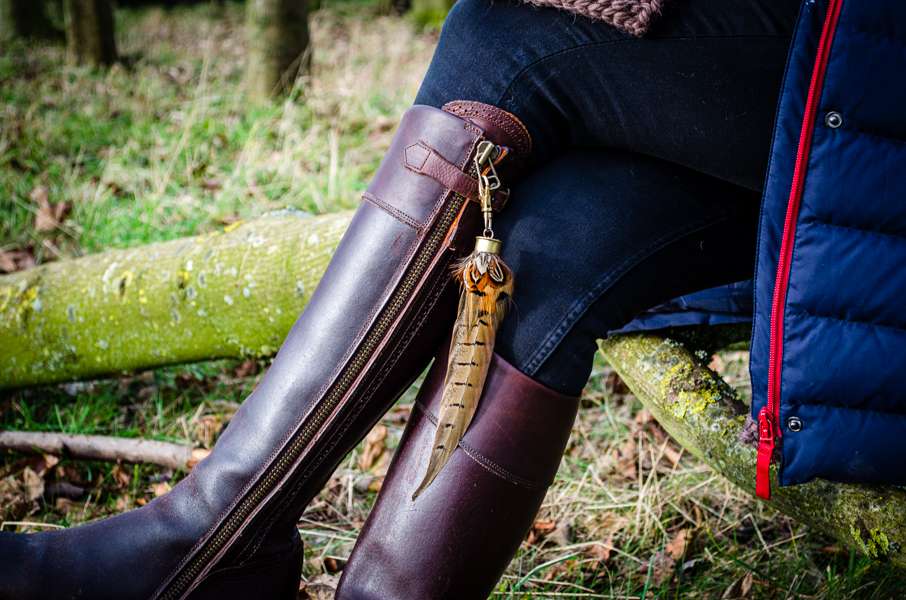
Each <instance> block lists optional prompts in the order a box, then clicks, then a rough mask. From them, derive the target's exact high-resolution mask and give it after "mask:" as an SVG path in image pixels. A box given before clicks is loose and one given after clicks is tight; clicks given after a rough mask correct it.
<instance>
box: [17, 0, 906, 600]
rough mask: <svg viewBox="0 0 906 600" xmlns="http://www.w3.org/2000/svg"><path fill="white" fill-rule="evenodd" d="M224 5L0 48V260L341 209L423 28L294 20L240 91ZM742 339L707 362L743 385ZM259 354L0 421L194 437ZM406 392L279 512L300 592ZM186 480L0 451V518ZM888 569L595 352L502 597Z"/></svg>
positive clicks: (107, 503) (395, 427)
mask: <svg viewBox="0 0 906 600" xmlns="http://www.w3.org/2000/svg"><path fill="white" fill-rule="evenodd" d="M241 25H242V12H241V6H238V5H229V4H228V5H227V7H226V8H225V9H224V8H217V7H215V6H212V5H203V6H200V7H194V8H178V9H174V10H162V9H143V10H121V11H119V12H118V14H117V26H118V42H119V44H120V49H121V52H122V54H123V55H124V56H125V61H124V65H118V66H116V67H114V68H113V69H111V70H109V71H107V72H95V71H91V70H88V69H78V68H73V67H67V66H65V65H64V64H63V50H62V48H60V47H53V46H47V47H44V46H34V45H28V46H24V45H23V46H13V47H8V48H5V49H3V51H2V52H0V99H2V104H3V106H2V109H0V110H2V111H3V114H2V118H0V269H3V270H7V271H8V270H14V269H19V268H25V267H28V266H30V265H32V264H34V263H42V262H47V261H50V260H58V259H60V258H65V257H72V256H78V255H81V254H86V253H92V252H98V251H101V250H104V249H107V248H113V247H126V246H134V245H140V244H144V243H148V242H151V241H158V240H164V239H171V238H176V237H181V236H185V235H190V234H194V233H200V232H205V231H211V230H213V229H216V228H222V227H223V225H224V224H229V223H232V222H235V221H236V220H238V219H245V218H251V217H254V216H256V215H261V214H263V213H265V212H268V211H271V210H275V209H280V208H284V207H286V206H292V207H294V208H297V209H300V210H304V211H308V212H311V213H323V212H329V211H334V210H338V209H341V208H350V207H353V206H355V204H356V202H357V197H358V195H359V193H360V192H361V191H362V190H363V189H364V187H365V185H366V182H367V181H368V178H369V177H370V175H371V174H372V173H373V172H374V171H375V169H376V168H377V165H378V162H379V160H380V158H381V155H382V153H383V149H384V148H386V146H387V145H388V142H389V139H390V137H391V135H392V132H393V129H394V127H395V125H396V123H397V120H398V119H399V116H400V115H401V114H402V112H403V111H404V110H405V108H406V106H407V105H408V103H410V102H411V100H412V98H413V97H414V95H415V91H416V89H417V86H418V82H419V80H420V78H421V76H422V75H423V74H424V71H425V69H426V67H427V64H428V61H429V60H430V56H431V51H432V48H433V46H434V44H435V43H436V39H437V35H436V33H432V32H421V31H418V30H416V28H414V27H413V26H412V25H410V24H409V23H408V22H407V21H405V20H403V19H400V18H397V17H384V16H379V15H376V13H375V9H374V8H373V7H372V6H371V5H368V4H362V3H352V2H347V3H339V2H334V3H328V4H327V5H326V7H325V8H324V9H322V10H319V11H318V12H317V13H315V14H314V15H313V19H312V26H313V40H314V41H313V45H314V54H313V56H314V68H313V72H312V75H311V77H310V78H307V79H305V80H300V81H299V84H298V85H297V87H296V89H295V90H294V92H293V93H292V94H291V96H290V97H289V98H287V99H286V100H284V101H279V102H274V103H270V104H267V105H258V106H253V105H249V104H248V103H247V102H246V101H245V99H244V98H243V96H242V94H241V79H242V64H243V56H244V52H243V38H242V34H241ZM746 362H747V356H746V355H745V353H741V352H735V353H724V354H722V355H720V356H719V357H718V358H717V359H716V360H715V366H716V368H719V370H720V371H721V372H722V373H723V374H724V375H725V377H727V378H729V379H731V380H732V381H733V382H735V383H737V384H738V385H740V386H743V387H744V382H745V381H746V376H745V369H746ZM266 367H267V365H266V363H265V362H261V361H218V362H210V363H201V364H196V365H188V366H181V367H172V368H165V369H159V370H155V371H149V372H145V373H139V374H136V375H134V376H130V377H123V378H119V379H115V380H103V381H96V382H88V383H76V384H68V385H61V386H53V387H45V388H40V389H32V390H26V391H19V392H6V393H4V394H2V395H0V427H2V428H7V429H21V430H44V431H65V432H74V433H93V434H111V435H120V436H142V437H148V438H153V439H162V440H171V441H179V442H184V443H190V444H193V445H196V446H200V447H211V446H212V445H213V444H214V442H215V440H216V437H217V434H218V432H219V431H220V430H221V429H222V427H223V426H224V424H225V423H226V422H227V421H228V420H229V418H230V415H231V414H232V413H233V412H234V411H235V410H236V408H237V407H238V405H239V403H240V402H241V401H242V399H243V398H244V397H245V396H246V395H247V394H248V393H249V391H250V390H251V389H252V388H253V387H254V385H255V382H256V381H257V379H258V378H259V377H260V375H261V373H262V372H263V370H264V369H265V368H266ZM411 401H412V392H411V391H410V392H409V393H408V394H407V395H406V396H405V397H404V398H403V399H402V400H401V401H400V402H399V404H398V405H397V406H396V407H395V408H394V409H393V410H392V411H391V412H390V413H388V415H387V417H386V418H385V419H384V420H383V422H382V423H381V424H380V425H379V426H378V427H377V428H376V431H375V432H374V433H373V435H371V436H369V438H368V439H367V440H366V441H365V442H363V443H362V444H361V445H360V446H359V447H358V448H356V449H355V450H354V451H353V452H352V453H351V454H350V456H349V457H348V458H347V459H346V460H344V461H343V463H342V464H341V465H340V466H339V468H338V469H337V471H336V473H335V474H334V476H333V477H332V478H331V480H330V482H329V484H328V485H327V486H326V488H325V489H324V491H323V492H322V493H321V494H320V496H319V497H318V498H317V499H316V501H315V502H313V503H312V505H311V506H310V507H309V508H308V510H307V511H306V513H305V515H304V516H303V517H302V519H301V521H300V522H299V529H300V531H301V533H302V535H303V537H304V539H305V543H306V553H305V557H306V559H305V568H304V578H305V581H303V584H302V590H301V591H300V598H330V597H332V593H331V589H332V586H333V585H335V582H336V580H337V578H338V574H339V572H340V571H341V570H342V568H343V564H344V560H345V558H346V557H347V556H348V555H349V552H350V550H351V548H352V544H353V542H354V540H355V537H356V534H357V532H358V530H359V528H360V527H361V526H362V523H363V522H364V519H365V518H366V516H367V514H368V510H369V508H370V506H371V504H372V502H373V501H374V498H375V493H376V490H377V489H379V487H380V483H381V481H382V475H383V473H384V471H385V469H386V466H387V463H388V461H389V459H390V456H391V455H392V451H393V449H394V447H395V446H396V444H397V442H398V439H399V436H400V433H401V432H402V428H403V426H404V424H405V422H406V419H407V417H408V411H409V407H410V406H411ZM182 475H183V473H180V472H176V473H174V472H170V471H166V470H163V469H161V468H156V467H150V466H142V465H126V464H116V465H110V464H104V463H92V462H80V461H73V460H67V459H63V460H58V459H57V458H55V457H50V456H44V457H40V456H39V457H35V456H23V455H15V454H6V455H2V456H0V527H2V529H3V530H6V531H15V530H18V531H37V530H42V529H49V528H58V527H65V526H70V525H74V524H78V523H82V522H84V521H87V520H90V519H95V518H98V517H102V516H105V515H110V514H114V513H118V512H122V511H124V510H128V509H130V508H133V507H136V506H140V505H142V504H145V503H147V502H148V501H150V500H151V499H152V498H154V497H155V496H157V495H160V494H162V493H165V492H166V491H167V490H168V489H170V487H171V486H172V485H173V484H175V483H176V481H178V479H179V478H180V477H181V476H182ZM902 590H906V577H904V576H903V574H901V573H899V572H897V571H894V570H892V569H890V568H888V567H886V566H884V565H879V564H875V563H872V562H870V561H868V560H867V559H865V558H863V557H861V556H858V555H856V554H853V553H851V552H850V551H848V550H847V549H844V548H841V547H839V546H838V545H836V543H835V542H834V541H833V540H832V539H829V538H827V537H824V536H823V535H821V534H819V533H817V532H813V531H810V530H809V529H808V528H806V527H804V526H802V525H800V524H798V523H795V522H793V521H792V520H790V519H788V518H786V517H784V516H782V515H780V514H779V513H777V512H775V511H773V510H772V509H770V508H769V507H767V506H765V505H764V504H762V503H759V502H756V501H755V500H753V499H752V498H750V497H749V496H748V495H746V494H745V493H743V492H741V491H739V490H738V489H736V488H734V487H733V486H732V485H730V484H729V483H727V482H726V481H724V480H723V479H722V478H721V477H720V476H719V475H717V474H715V473H714V472H712V471H711V470H710V469H709V468H707V467H706V466H705V465H704V464H702V463H701V462H699V461H698V460H696V459H695V458H694V457H692V456H690V455H688V454H684V453H683V452H682V449H681V448H680V447H678V446H677V445H676V444H675V443H674V442H673V441H672V440H670V439H669V437H668V436H667V434H666V433H665V432H664V431H663V430H662V429H661V428H660V427H659V426H658V424H657V423H656V422H655V421H653V420H652V418H651V415H650V414H648V412H647V411H646V410H644V409H643V408H642V407H641V405H640V404H639V403H638V401H637V400H636V399H635V398H634V397H633V396H632V395H631V394H630V393H629V392H628V391H627V390H626V389H625V387H624V386H623V385H622V384H621V382H620V381H619V379H618V378H617V377H616V376H615V375H614V374H613V372H612V371H610V369H609V368H607V367H606V365H604V364H603V362H600V361H599V362H598V363H597V364H596V367H595V373H594V375H593V377H592V380H591V381H590V383H589V385H588V387H587V389H586V391H585V394H584V398H583V403H582V410H581V411H580V416H579V419H578V421H577V423H576V426H575V429H574V431H573V436H572V439H571V442H570V445H569V448H568V450H567V452H566V455H565V457H564V460H563V464H562V467H561V469H560V472H559V474H558V476H557V480H556V482H555V484H554V486H553V487H552V489H551V490H550V492H549V494H548V496H547V498H546V500H545V503H544V506H543V508H542V510H541V512H540V514H539V515H538V516H537V518H536V521H535V523H534V526H533V527H532V530H531V532H530V534H529V535H528V536H527V538H526V539H525V541H524V542H523V544H522V546H521V548H520V550H519V554H518V555H517V557H516V559H515V560H514V561H513V563H512V564H511V566H510V568H509V570H508V571H507V573H506V575H505V576H504V578H503V579H502V581H501V583H500V585H499V586H498V588H497V591H496V593H495V597H498V598H614V599H616V598H665V599H666V598H718V599H729V598H820V599H824V598H827V599H844V598H853V599H868V598H884V599H887V598H891V599H892V598H902V597H906V592H903V591H902Z"/></svg>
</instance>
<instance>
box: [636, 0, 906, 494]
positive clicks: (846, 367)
mask: <svg viewBox="0 0 906 600" xmlns="http://www.w3.org/2000/svg"><path fill="white" fill-rule="evenodd" d="M725 291H727V294H726V295H725V297H724V298H716V294H715V292H714V291H713V290H712V291H709V292H706V293H704V294H699V295H698V296H697V297H696V296H693V297H692V298H689V299H687V300H686V301H684V302H680V303H676V302H674V303H673V305H674V306H681V308H683V309H685V310H684V311H682V312H679V313H676V317H677V318H676V319H675V320H674V321H673V322H676V323H685V324H688V323H690V322H692V321H694V320H695V317H694V316H691V315H698V316H699V318H700V319H702V320H704V319H706V318H707V319H708V320H710V321H711V322H715V321H714V318H713V316H709V315H713V313H714V310H713V308H714V307H723V308H724V309H725V310H720V311H718V312H719V316H720V321H719V322H727V321H731V320H732V317H731V316H729V315H728V314H727V312H726V310H731V311H732V310H733V309H735V308H743V309H744V308H745V306H744V304H745V303H741V302H739V301H738V291H739V286H736V287H733V288H726V289H725ZM734 293H735V294H736V299H735V300H734V297H733V295H732V294H734ZM717 296H719V294H717ZM697 300H698V301H700V304H701V306H700V307H699V309H698V310H689V309H693V308H695V305H696V301H697ZM754 300H755V303H754V324H753V333H752V347H751V350H752V354H751V376H752V387H753V396H754V397H753V403H752V413H753V417H754V418H755V419H756V420H757V421H758V423H759V434H760V442H759V452H758V455H759V458H758V465H757V469H753V474H754V473H755V472H756V471H757V489H758V493H759V495H761V496H762V497H768V496H769V495H770V480H769V476H768V475H769V465H770V463H771V462H772V455H773V456H775V457H779V461H778V463H779V480H780V484H781V485H790V484H796V483H803V482H806V481H809V480H810V479H813V478H815V477H822V478H825V479H829V480H834V481H848V482H866V483H891V484H899V485H903V484H906V458H904V457H906V2H904V1H903V0H805V1H804V2H803V5H802V10H801V14H800V17H799V23H798V25H797V28H796V32H795V34H794V38H793V43H792V47H791V50H790V57H789V62H788V64H787V72H786V77H785V79H784V84H783V88H782V91H781V98H780V105H779V111H778V114H777V123H776V128H775V132H774V143H773V147H772V150H771V161H770V165H769V169H768V175H767V181H766V185H765V193H764V198H763V200H762V216H761V226H760V233H759V245H758V252H757V268H756V275H755V284H754ZM666 324H672V323H671V318H670V317H668V316H666V315H665V313H664V311H663V309H661V310H659V311H654V312H652V313H649V314H647V315H643V317H642V319H641V320H639V321H638V322H636V323H635V324H634V325H633V326H632V328H636V329H637V328H639V327H646V326H649V325H653V326H656V327H661V326H664V325H666ZM775 449H776V450H779V452H775Z"/></svg>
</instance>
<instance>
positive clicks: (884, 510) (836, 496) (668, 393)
mask: <svg viewBox="0 0 906 600" xmlns="http://www.w3.org/2000/svg"><path fill="white" fill-rule="evenodd" d="M600 348H601V352H602V354H603V355H604V357H605V358H606V359H607V361H608V362H609V363H610V364H611V366H612V367H613V368H614V369H615V370H616V371H617V373H618V374H619V375H620V377H621V378H622V379H623V381H625V382H626V384H627V385H628V386H629V388H630V389H631V390H632V391H633V393H635V395H636V396H637V397H638V398H639V400H641V402H642V404H644V405H645V407H646V408H647V409H648V410H650V411H651V413H652V414H653V415H654V417H655V418H656V419H657V420H658V422H659V423H660V424H661V425H662V426H663V427H664V429H666V430H667V431H668V432H669V433H670V435H671V436H673V437H674V439H676V440H677V441H678V442H679V443H680V444H681V445H682V446H683V447H684V448H686V449H687V450H689V451H690V452H692V453H693V454H695V455H696V456H698V457H699V458H700V459H702V460H703V461H705V462H706V463H708V464H709V465H710V466H711V467H712V468H713V469H714V470H715V471H717V472H718V473H720V474H721V475H723V476H724V477H726V478H727V479H729V480H730V481H731V482H733V483H735V484H736V485H738V486H739V487H741V488H743V489H745V490H747V491H748V492H750V493H752V494H754V493H755V455H756V451H755V448H754V447H752V446H748V445H746V444H743V443H741V442H740V441H739V434H740V431H741V430H742V427H743V425H744V423H745V414H746V408H745V406H744V405H743V404H742V403H741V402H740V401H739V399H738V398H737V396H736V394H735V392H734V391H733V390H732V388H730V387H729V386H728V385H727V384H726V383H725V382H724V381H723V380H722V379H721V378H720V377H719V376H718V375H717V374H715V373H714V372H713V371H711V370H710V369H708V368H707V366H705V365H704V364H703V363H702V361H700V360H697V359H696V357H695V355H694V353H693V352H691V351H690V350H689V349H687V348H686V347H685V346H683V345H682V344H680V343H678V342H676V341H673V340H670V339H667V338H664V337H660V336H658V335H652V334H636V335H629V336H622V337H614V338H612V339H609V340H605V341H603V342H601V344H600ZM772 479H773V493H772V498H771V500H770V503H771V505H772V506H773V507H775V508H777V509H778V510H780V511H781V512H783V513H785V514H788V515H790V516H792V517H794V518H795V519H797V520H799V521H801V522H803V523H807V524H808V525H810V526H812V527H814V528H816V529H819V530H821V531H824V532H826V533H828V534H830V535H832V536H834V537H836V538H837V539H839V540H840V541H841V542H843V543H845V544H846V545H847V546H849V547H852V548H855V549H857V550H859V551H861V552H862V553H864V554H866V555H868V556H871V557H873V558H876V559H880V560H885V561H889V562H890V563H891V564H893V565H896V566H898V567H901V568H903V567H906V552H904V549H906V491H904V490H903V489H902V488H898V487H869V486H858V485H848V484H837V483H831V482H827V481H813V482H811V483H808V484H805V485H798V486H791V487H785V488H781V487H779V486H778V485H777V480H776V471H772Z"/></svg>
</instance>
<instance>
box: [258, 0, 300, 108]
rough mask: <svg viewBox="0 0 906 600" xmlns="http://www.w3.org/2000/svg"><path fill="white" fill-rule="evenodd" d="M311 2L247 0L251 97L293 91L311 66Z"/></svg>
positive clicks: (296, 0) (266, 96) (269, 95)
mask: <svg viewBox="0 0 906 600" xmlns="http://www.w3.org/2000/svg"><path fill="white" fill-rule="evenodd" d="M308 5H309V2H308V0H248V5H247V7H246V37H247V39H248V47H249V51H248V57H247V58H246V61H247V62H246V86H247V88H248V92H249V94H250V95H251V97H253V98H256V99H264V98H269V97H272V96H274V95H278V94H281V93H285V92H287V91H289V90H291V89H292V87H293V85H294V84H295V82H296V78H297V76H298V75H300V74H304V73H307V72H308V69H309V66H310V64H311V49H310V46H309V43H310V38H309V32H308Z"/></svg>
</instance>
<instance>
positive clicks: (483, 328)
mask: <svg viewBox="0 0 906 600" xmlns="http://www.w3.org/2000/svg"><path fill="white" fill-rule="evenodd" d="M456 272H457V273H458V278H459V279H460V280H461V282H462V293H461V295H460V299H459V312H458V315H457V318H456V323H455V324H454V326H453V338H452V340H451V342H450V356H449V359H448V363H447V374H446V377H445V378H444V388H443V397H442V399H441V405H440V414H439V415H438V420H437V431H436V432H435V434H434V446H433V448H432V450H431V457H430V459H429V460H428V468H427V472H426V473H425V477H424V479H423V480H422V482H421V484H420V485H419V486H418V488H417V489H416V490H415V493H414V494H412V499H413V500H415V498H417V497H418V495H419V494H421V493H422V492H423V491H424V490H425V489H426V488H427V487H428V486H429V485H431V482H433V481H434V478H435V477H437V475H438V473H440V471H441V469H443V467H444V465H446V464H447V461H449V460H450V456H452V454H453V451H454V450H456V446H457V445H458V444H459V441H460V440H461V439H462V436H463V434H465V432H466V429H467V428H468V427H469V423H471V422H472V417H474V416H475V411H476V410H477V409H478V401H479V399H480V397H481V392H482V389H483V388H484V382H485V378H486V377H487V374H488V367H489V366H490V364H491V357H492V356H493V354H494V341H495V338H496V335H497V328H498V327H499V326H500V322H501V321H502V320H503V317H504V316H505V314H506V309H507V306H508V304H509V301H510V298H511V296H512V293H513V274H512V272H511V271H510V269H509V267H507V266H506V265H505V264H504V262H503V260H501V259H500V257H499V256H497V255H496V254H489V253H485V252H479V253H473V254H471V255H469V256H468V257H466V258H465V259H464V260H463V261H461V262H460V263H459V264H458V265H457V269H456Z"/></svg>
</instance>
